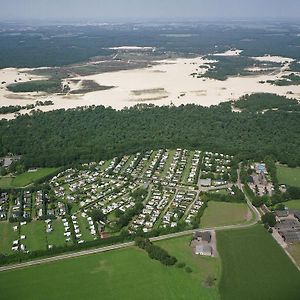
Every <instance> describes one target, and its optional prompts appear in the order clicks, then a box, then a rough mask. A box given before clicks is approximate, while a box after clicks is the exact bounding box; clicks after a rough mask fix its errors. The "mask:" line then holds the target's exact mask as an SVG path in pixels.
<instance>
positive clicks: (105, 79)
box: [0, 56, 300, 118]
mask: <svg viewBox="0 0 300 300" xmlns="http://www.w3.org/2000/svg"><path fill="white" fill-rule="evenodd" d="M257 59H260V60H261V59H264V60H268V61H271V60H273V61H274V60H276V61H280V62H290V61H291V60H290V59H287V58H280V57H270V56H266V57H263V58H257ZM209 63H211V61H209V60H207V59H205V58H202V57H198V58H184V59H183V58H180V59H173V60H163V61H160V62H159V64H156V65H154V66H152V67H148V68H143V69H134V70H125V71H118V72H108V73H102V74H96V75H90V76H81V77H74V78H68V81H72V82H73V84H72V88H76V86H78V85H79V86H80V81H81V80H94V81H95V82H97V83H98V84H100V85H104V86H114V88H112V89H109V90H103V91H95V92H90V93H87V94H84V95H67V96H63V95H43V94H36V93H33V94H30V93H29V94H28V93H27V94H25V93H22V94H18V95H17V97H19V98H17V99H12V98H15V96H16V94H14V93H11V92H8V91H7V90H6V89H5V87H3V86H2V89H1V90H0V105H17V104H22V105H25V104H29V103H34V101H33V100H30V97H33V98H34V99H35V101H36V100H41V101H45V100H52V101H53V102H54V105H53V106H48V107H39V108H40V109H42V110H44V111H48V110H53V109H60V108H74V107H78V106H84V105H105V106H111V107H113V108H115V109H122V108H124V107H126V106H127V107H129V106H133V105H135V104H137V103H154V104H156V105H169V104H170V103H173V104H174V105H180V104H188V103H195V104H200V105H203V106H210V105H217V104H219V103H220V102H224V101H228V100H235V99H238V98H239V97H241V96H242V95H245V94H247V93H248V94H251V93H258V92H266V93H276V94H279V95H286V96H288V97H298V98H299V95H300V86H274V85H271V84H261V83H260V81H267V80H275V79H278V72H277V73H276V72H273V73H271V74H269V75H257V76H256V75H255V74H254V75H253V76H249V77H241V76H237V77H230V78H228V79H227V80H225V81H217V80H212V79H207V78H196V77H193V76H191V74H192V73H195V72H197V73H200V74H204V73H205V72H206V71H207V68H205V67H203V66H205V65H207V64H209ZM19 72H20V70H17V69H4V70H0V81H2V80H5V81H6V82H7V83H9V82H14V80H15V78H16V77H18V76H22V77H21V78H22V80H24V81H25V80H26V79H27V78H28V76H29V75H28V74H26V73H25V74H22V73H21V74H20V73H19ZM282 72H285V70H283V71H282ZM18 74H20V75H18ZM280 75H282V74H280ZM35 79H40V78H35ZM4 86H5V85H4ZM290 92H292V93H293V95H291V93H290ZM8 97H9V98H8ZM27 112H28V111H27ZM5 117H8V118H11V117H13V116H11V115H7V116H5Z"/></svg>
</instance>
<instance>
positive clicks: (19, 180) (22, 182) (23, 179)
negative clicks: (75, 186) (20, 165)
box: [11, 168, 57, 187]
mask: <svg viewBox="0 0 300 300" xmlns="http://www.w3.org/2000/svg"><path fill="white" fill-rule="evenodd" d="M56 170H57V168H40V169H38V170H37V171H36V172H25V173H23V174H20V175H18V176H16V177H15V178H14V179H13V180H12V182H11V185H12V186H13V187H24V186H27V185H28V184H30V183H32V182H33V181H35V180H38V179H41V178H43V177H46V176H48V175H50V174H51V173H54V172H55V171H56Z"/></svg>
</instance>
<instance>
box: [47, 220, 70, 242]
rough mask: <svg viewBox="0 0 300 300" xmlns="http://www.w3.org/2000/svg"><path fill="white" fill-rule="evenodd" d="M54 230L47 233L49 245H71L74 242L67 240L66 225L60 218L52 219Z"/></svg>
mask: <svg viewBox="0 0 300 300" xmlns="http://www.w3.org/2000/svg"><path fill="white" fill-rule="evenodd" d="M52 228H53V231H52V232H50V233H46V239H47V244H48V245H54V246H57V247H63V246H67V245H68V246H70V245H72V244H73V243H72V242H71V241H70V242H66V237H65V236H64V233H65V230H64V225H63V223H62V221H61V220H60V219H56V220H53V221H52Z"/></svg>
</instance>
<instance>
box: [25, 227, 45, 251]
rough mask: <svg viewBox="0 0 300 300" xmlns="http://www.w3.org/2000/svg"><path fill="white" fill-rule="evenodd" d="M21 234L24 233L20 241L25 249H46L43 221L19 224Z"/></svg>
mask: <svg viewBox="0 0 300 300" xmlns="http://www.w3.org/2000/svg"><path fill="white" fill-rule="evenodd" d="M21 235H26V239H25V240H22V243H23V244H24V245H25V246H26V250H28V251H35V250H46V249H47V240H46V225H45V222H44V221H32V222H29V223H27V224H26V225H23V226H21Z"/></svg>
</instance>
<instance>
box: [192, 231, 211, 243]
mask: <svg viewBox="0 0 300 300" xmlns="http://www.w3.org/2000/svg"><path fill="white" fill-rule="evenodd" d="M194 237H195V238H201V239H202V240H203V241H206V242H208V243H209V242H210V241H211V233H210V232H209V231H204V232H203V231H197V232H195V233H194Z"/></svg>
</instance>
